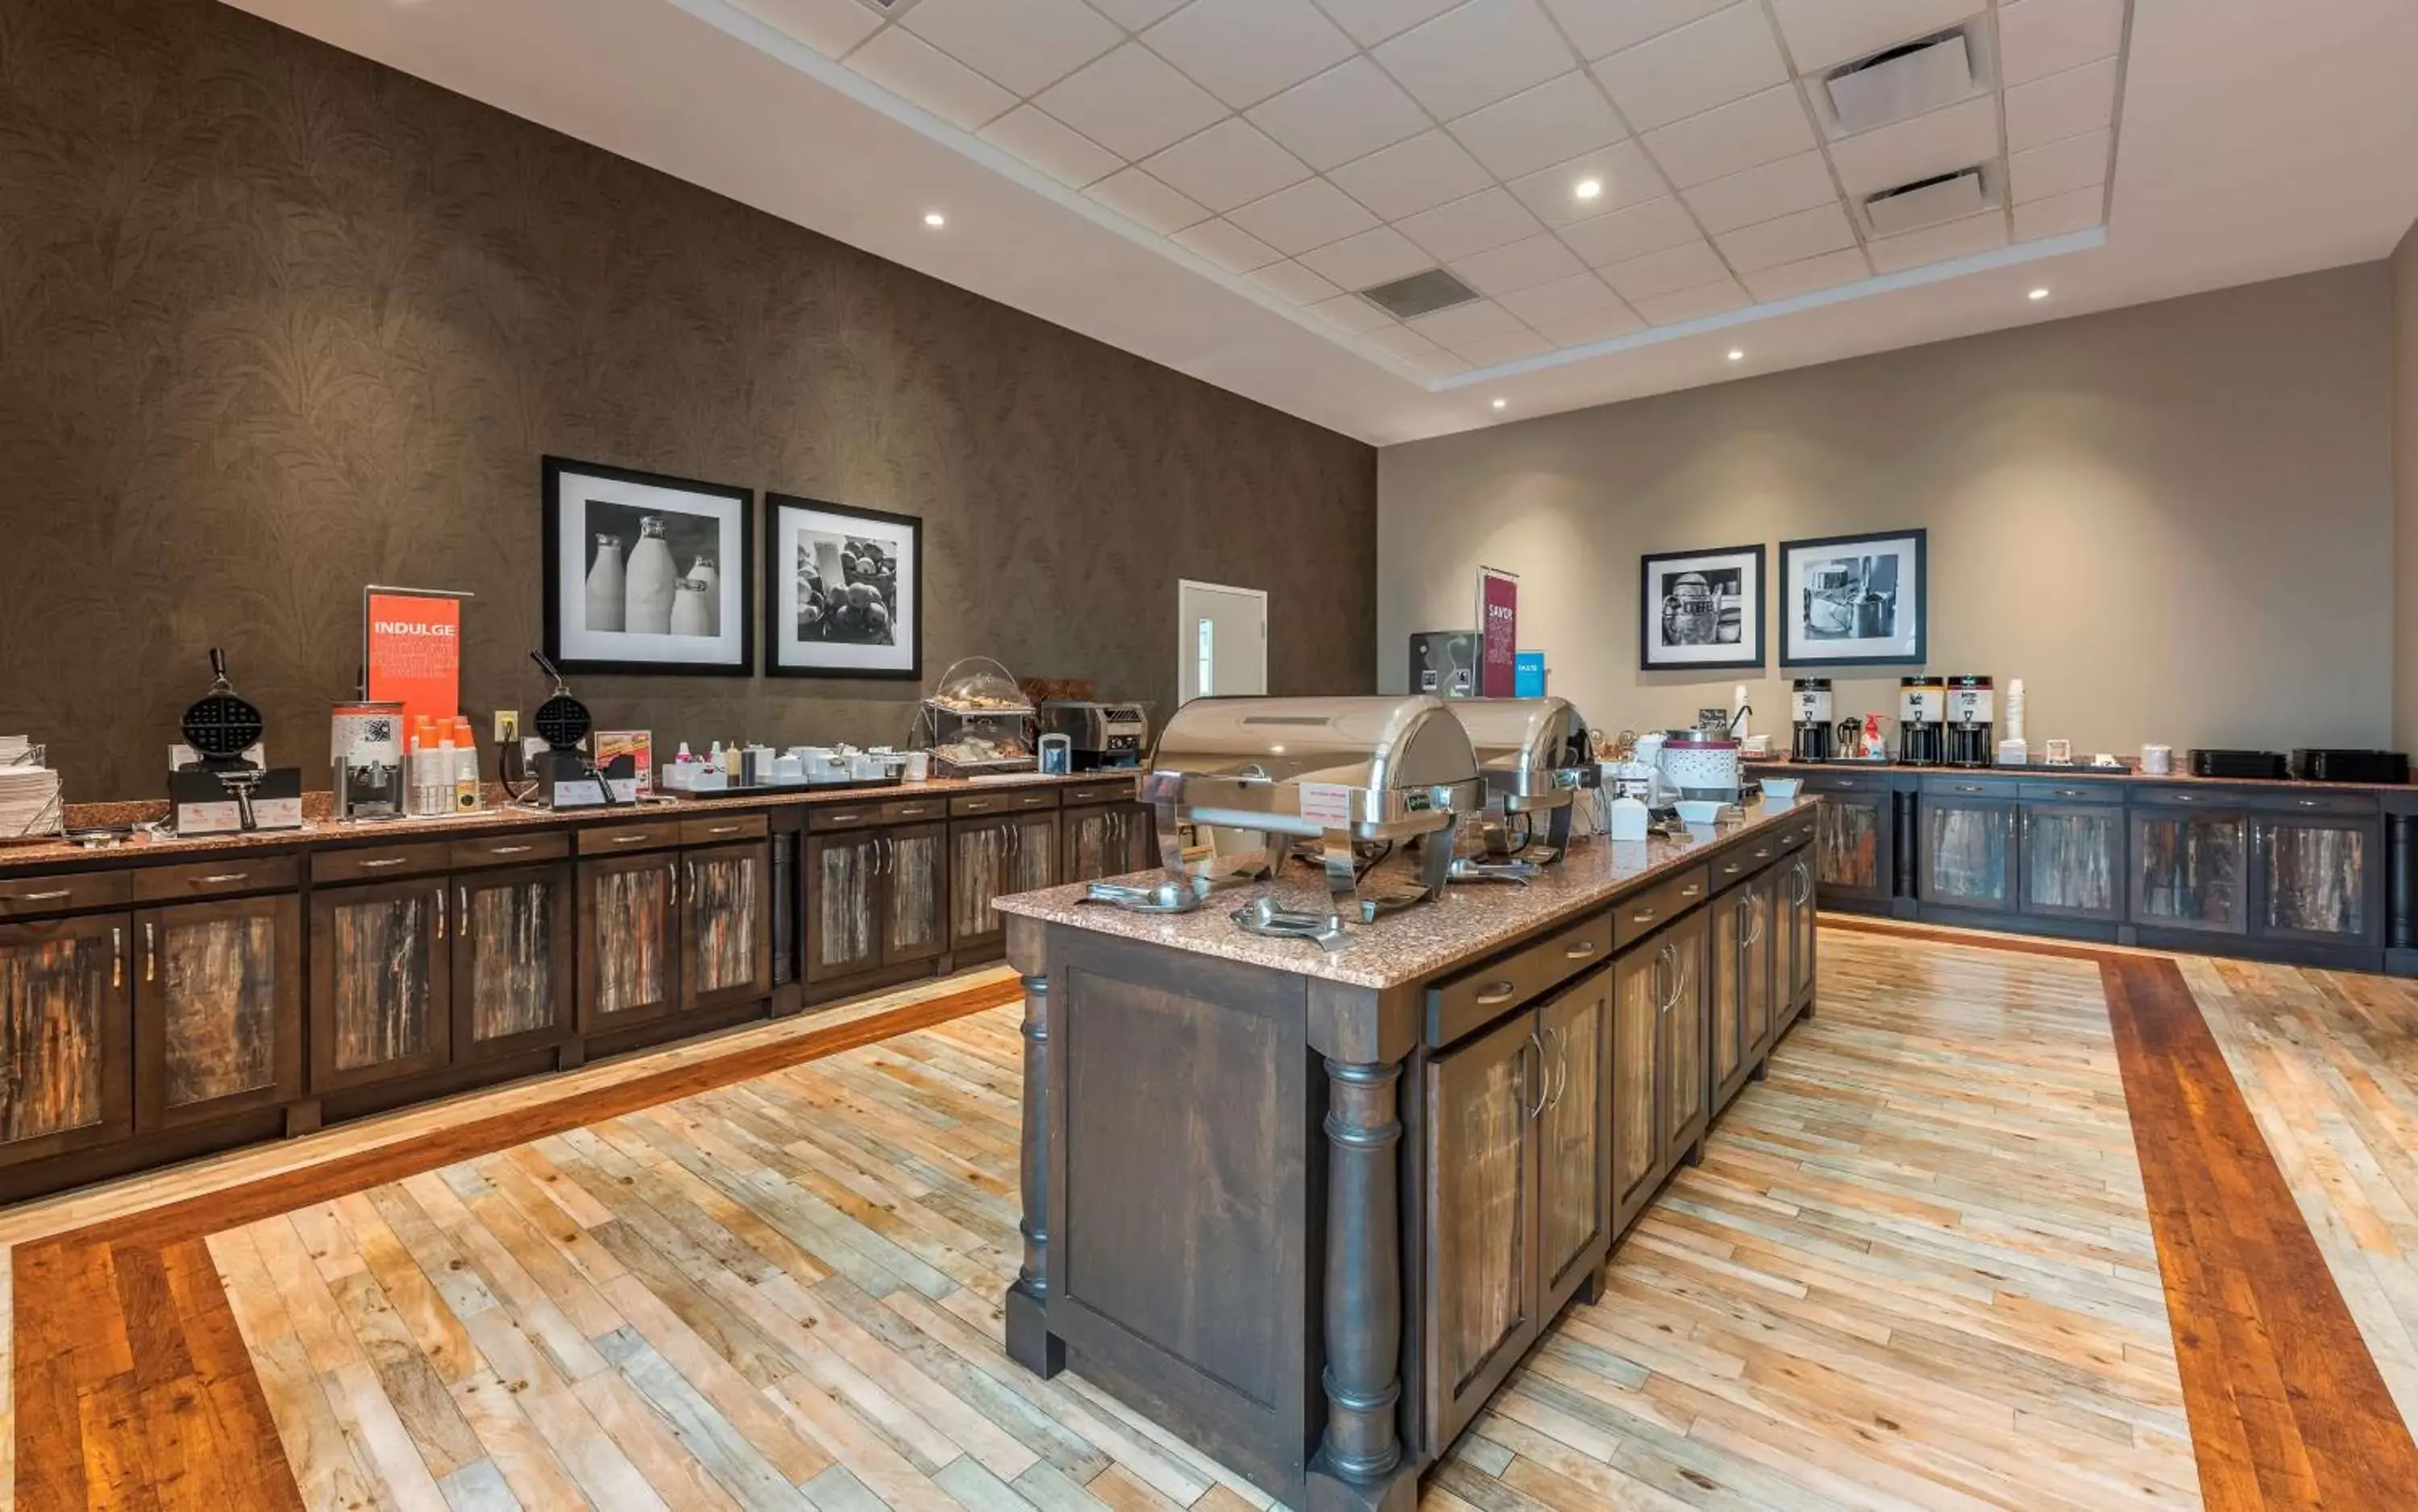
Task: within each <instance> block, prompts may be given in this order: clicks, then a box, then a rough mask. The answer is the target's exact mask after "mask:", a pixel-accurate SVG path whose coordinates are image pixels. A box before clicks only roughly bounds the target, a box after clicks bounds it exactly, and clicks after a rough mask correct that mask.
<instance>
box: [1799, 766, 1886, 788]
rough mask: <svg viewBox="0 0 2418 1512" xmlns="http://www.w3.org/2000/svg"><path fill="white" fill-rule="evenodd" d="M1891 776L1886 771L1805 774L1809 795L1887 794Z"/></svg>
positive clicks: (1816, 772)
mask: <svg viewBox="0 0 2418 1512" xmlns="http://www.w3.org/2000/svg"><path fill="white" fill-rule="evenodd" d="M1889 786H1890V774H1889V773H1888V772H1886V771H1809V772H1807V773H1806V774H1805V790H1806V791H1807V792H1809V793H1885V792H1888V791H1889Z"/></svg>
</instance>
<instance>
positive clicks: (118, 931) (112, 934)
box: [109, 924, 126, 987]
mask: <svg viewBox="0 0 2418 1512" xmlns="http://www.w3.org/2000/svg"><path fill="white" fill-rule="evenodd" d="M109 985H111V986H113V987H122V986H124V985H126V931H125V930H124V929H122V928H120V927H119V926H118V925H116V924H111V925H110V926H109Z"/></svg>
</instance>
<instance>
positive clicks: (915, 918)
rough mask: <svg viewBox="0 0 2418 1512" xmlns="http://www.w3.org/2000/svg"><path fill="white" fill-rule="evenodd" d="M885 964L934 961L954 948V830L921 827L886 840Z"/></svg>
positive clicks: (883, 868)
mask: <svg viewBox="0 0 2418 1512" xmlns="http://www.w3.org/2000/svg"><path fill="white" fill-rule="evenodd" d="M881 871H882V889H881V891H882V900H881V962H882V964H883V965H884V966H904V965H906V964H907V963H909V962H911V961H928V960H930V959H932V958H933V957H934V956H936V955H940V954H941V952H942V951H945V950H947V949H948V948H949V829H948V826H947V825H945V824H917V825H910V826H907V827H905V828H903V829H896V830H892V831H890V832H887V833H886V834H884V835H883V836H882V864H881Z"/></svg>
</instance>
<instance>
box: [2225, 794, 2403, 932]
mask: <svg viewBox="0 0 2418 1512" xmlns="http://www.w3.org/2000/svg"><path fill="white" fill-rule="evenodd" d="M2252 834H2253V847H2252V848H2253V851H2254V853H2255V859H2256V862H2257V900H2258V906H2257V934H2258V935H2259V936H2260V937H2261V938H2262V939H2288V940H2304V941H2307V942H2310V943H2312V944H2321V945H2372V944H2375V943H2376V942H2377V940H2378V939H2379V924H2380V920H2381V915H2382V913H2383V867H2382V857H2383V851H2384V847H2383V844H2382V840H2383V826H2382V824H2381V823H2380V822H2379V821H2378V820H2377V819H2376V818H2375V817H2372V816H2371V817H2364V818H2362V817H2339V818H2337V817H2319V816H2309V817H2303V816H2299V815H2293V816H2290V817H2275V816H2264V815H2262V816H2259V817H2257V818H2255V819H2254V820H2253V830H2252Z"/></svg>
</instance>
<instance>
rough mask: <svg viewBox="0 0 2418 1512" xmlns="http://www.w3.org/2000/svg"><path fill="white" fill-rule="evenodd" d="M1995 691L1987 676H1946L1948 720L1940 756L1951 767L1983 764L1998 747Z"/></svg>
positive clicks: (1985, 764) (1992, 757)
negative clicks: (1948, 677)
mask: <svg viewBox="0 0 2418 1512" xmlns="http://www.w3.org/2000/svg"><path fill="white" fill-rule="evenodd" d="M1997 718H1998V695H1997V689H1996V688H1994V687H1993V686H1992V685H1991V682H1990V680H1989V679H1988V678H1977V677H1957V678H1950V679H1949V680H1948V721H1947V728H1946V730H1945V731H1944V733H1943V734H1942V737H1941V741H1940V744H1941V759H1942V760H1944V761H1945V762H1946V763H1947V764H1948V765H1949V766H1951V767H1986V766H1988V765H1990V763H1991V762H1992V760H1993V759H1995V758H1996V756H1997Z"/></svg>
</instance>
